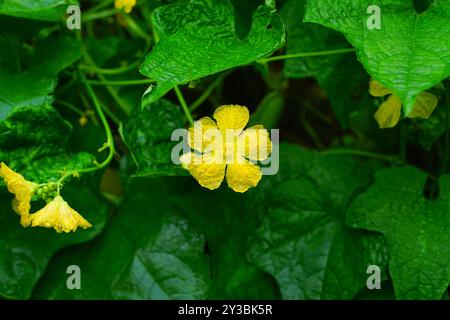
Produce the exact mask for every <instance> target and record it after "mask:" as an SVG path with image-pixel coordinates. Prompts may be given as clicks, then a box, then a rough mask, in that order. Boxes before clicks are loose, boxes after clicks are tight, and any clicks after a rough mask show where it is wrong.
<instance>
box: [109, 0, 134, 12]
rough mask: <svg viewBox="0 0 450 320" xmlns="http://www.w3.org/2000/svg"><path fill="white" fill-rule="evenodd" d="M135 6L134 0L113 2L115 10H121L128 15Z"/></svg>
mask: <svg viewBox="0 0 450 320" xmlns="http://www.w3.org/2000/svg"><path fill="white" fill-rule="evenodd" d="M135 5H136V0H116V1H115V2H114V7H115V8H116V9H123V11H125V12H126V13H130V12H131V10H133V7H134V6H135Z"/></svg>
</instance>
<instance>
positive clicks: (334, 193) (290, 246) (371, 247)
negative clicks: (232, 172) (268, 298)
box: [249, 144, 386, 299]
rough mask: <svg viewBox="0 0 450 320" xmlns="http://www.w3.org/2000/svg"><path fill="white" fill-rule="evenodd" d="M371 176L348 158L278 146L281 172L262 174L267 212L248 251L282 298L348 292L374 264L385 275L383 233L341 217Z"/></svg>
mask: <svg viewBox="0 0 450 320" xmlns="http://www.w3.org/2000/svg"><path fill="white" fill-rule="evenodd" d="M369 177H370V170H368V169H367V168H364V167H362V166H360V165H359V164H358V163H357V162H356V161H353V160H351V159H349V158H346V157H342V156H320V155H318V154H317V153H314V152H310V151H306V150H303V149H301V148H299V147H295V146H292V145H287V144H283V145H281V146H280V172H279V174H278V175H277V176H275V177H273V178H272V179H267V181H266V184H267V185H266V186H265V192H264V194H263V195H262V196H261V197H263V198H267V205H266V206H267V208H265V217H264V219H263V223H262V226H261V228H260V229H259V230H258V232H257V234H256V237H255V239H254V242H253V245H252V247H251V250H250V252H249V257H250V260H251V261H252V262H253V263H254V264H256V265H257V266H259V267H260V268H261V269H263V270H265V271H267V272H268V273H270V274H272V275H273V276H274V277H275V279H277V281H278V284H279V286H280V289H281V293H282V295H283V298H285V299H351V298H353V296H354V295H355V294H356V293H357V292H358V291H359V290H360V289H361V288H363V287H364V286H365V285H366V280H367V277H368V275H367V273H366V270H367V267H368V266H369V265H372V264H376V265H378V266H380V268H381V269H382V272H383V273H382V277H386V270H385V259H386V258H385V255H386V253H385V250H384V243H383V239H382V238H381V237H380V236H378V235H374V234H371V233H367V232H361V231H357V230H354V229H351V228H349V227H347V226H345V223H344V219H345V214H346V211H347V206H348V204H349V203H350V202H351V201H352V198H353V197H354V195H355V194H356V193H357V192H358V190H359V189H361V188H363V187H366V186H367V185H368V184H369Z"/></svg>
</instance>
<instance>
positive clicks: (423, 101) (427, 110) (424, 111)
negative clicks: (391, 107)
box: [408, 92, 438, 119]
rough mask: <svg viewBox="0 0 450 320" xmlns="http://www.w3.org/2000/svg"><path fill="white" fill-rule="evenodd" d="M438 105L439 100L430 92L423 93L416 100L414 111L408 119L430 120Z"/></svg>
mask: <svg viewBox="0 0 450 320" xmlns="http://www.w3.org/2000/svg"><path fill="white" fill-rule="evenodd" d="M437 104H438V98H437V97H436V96H435V95H434V94H432V93H429V92H422V93H421V94H419V95H418V96H417V98H416V102H415V103H414V107H413V110H412V111H411V112H410V113H409V114H408V118H420V119H428V118H429V117H430V116H431V114H432V113H433V111H434V109H436V106H437Z"/></svg>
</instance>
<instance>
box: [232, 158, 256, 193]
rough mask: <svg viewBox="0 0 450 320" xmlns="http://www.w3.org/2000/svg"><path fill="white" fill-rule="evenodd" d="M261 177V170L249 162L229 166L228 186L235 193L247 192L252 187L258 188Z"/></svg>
mask: <svg viewBox="0 0 450 320" xmlns="http://www.w3.org/2000/svg"><path fill="white" fill-rule="evenodd" d="M261 177H262V173H261V168H260V167H258V166H257V165H255V164H252V163H250V162H249V161H248V160H245V162H244V163H242V164H229V165H228V166H227V182H228V186H229V187H230V188H231V189H233V191H235V192H245V191H247V190H248V189H249V188H251V187H256V186H257V185H258V182H259V180H261Z"/></svg>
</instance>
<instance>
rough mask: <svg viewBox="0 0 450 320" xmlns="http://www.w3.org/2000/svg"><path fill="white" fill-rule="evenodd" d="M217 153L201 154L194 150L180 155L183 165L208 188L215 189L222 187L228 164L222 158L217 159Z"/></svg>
mask: <svg viewBox="0 0 450 320" xmlns="http://www.w3.org/2000/svg"><path fill="white" fill-rule="evenodd" d="M215 157H216V154H214V153H209V154H205V155H199V154H196V153H193V152H190V153H185V154H183V155H182V156H181V157H180V160H181V163H182V166H183V167H184V168H185V169H187V170H188V171H189V173H190V174H191V175H192V176H193V177H194V178H195V179H196V180H197V181H198V183H199V184H200V185H201V186H202V187H204V188H207V189H210V190H214V189H217V188H218V187H220V184H221V183H222V181H223V178H224V176H225V167H226V164H225V163H224V161H223V155H222V159H215Z"/></svg>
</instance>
